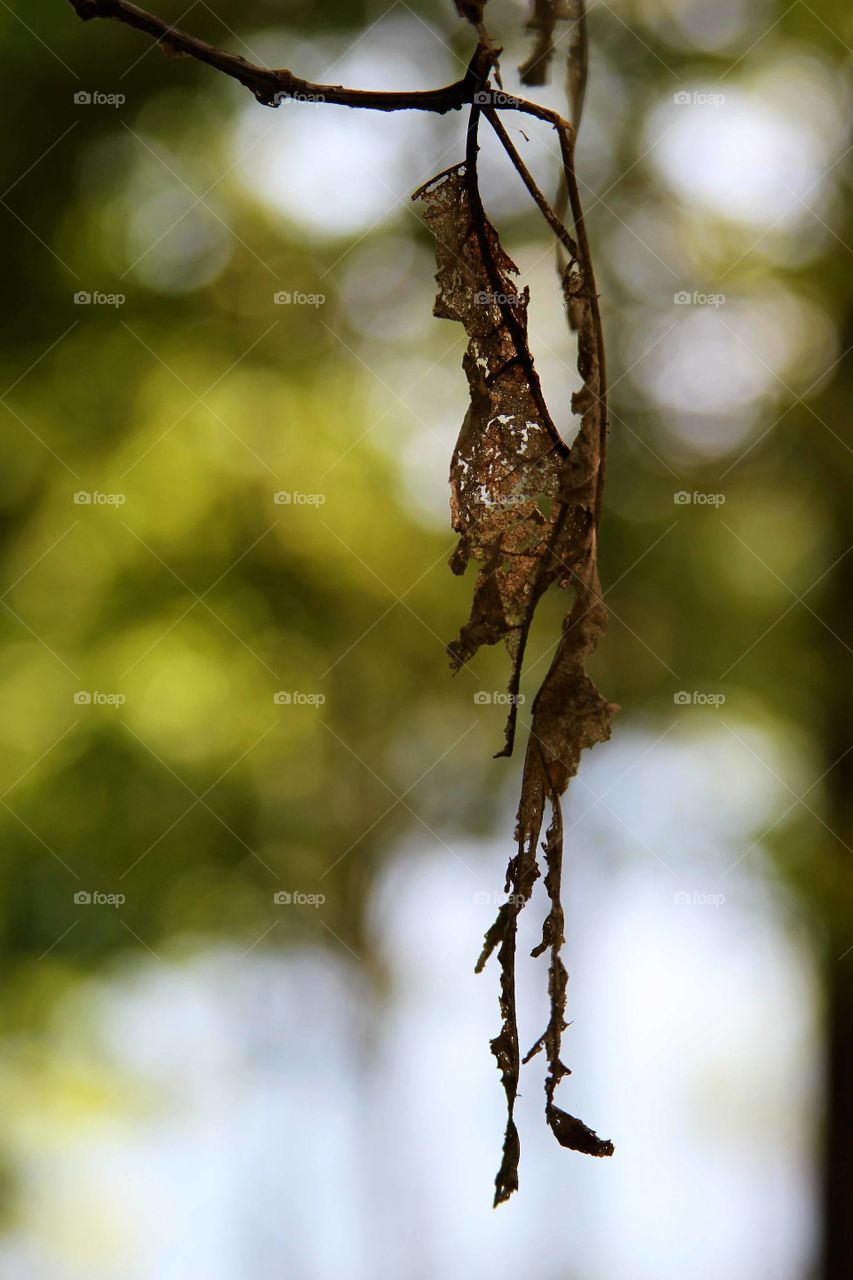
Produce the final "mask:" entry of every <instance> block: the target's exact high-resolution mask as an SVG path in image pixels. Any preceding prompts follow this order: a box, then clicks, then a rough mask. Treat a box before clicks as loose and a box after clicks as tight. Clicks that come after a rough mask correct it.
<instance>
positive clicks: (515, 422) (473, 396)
mask: <svg viewBox="0 0 853 1280" xmlns="http://www.w3.org/2000/svg"><path fill="white" fill-rule="evenodd" d="M472 154H475V151H471V150H469V158H470V156H471V155H472ZM569 156H570V153H569ZM415 198H418V199H421V200H423V201H424V203H425V205H426V210H425V215H424V216H425V219H426V222H427V224H428V225H429V227H430V229H431V230H432V232H433V234H434V236H435V239H436V257H437V266H438V270H437V274H436V280H437V283H438V294H437V298H436V303H435V314H436V315H437V316H441V317H444V318H446V319H451V320H457V321H459V322H460V323H461V324H463V325H464V327H465V331H466V333H467V335H468V347H467V350H466V353H465V357H464V360H463V365H464V368H465V372H466V375H467V378H468V385H469V391H470V405H469V408H468V412H467V413H466V416H465V421H464V422H463V425H462V430H461V432H460V435H459V440H458V442H457V446H456V450H455V452H454V455H453V462H452V465H451V495H452V496H451V510H452V516H453V524H454V528H455V529H456V530H457V532H458V533H459V534H460V541H459V545H458V547H457V550H456V552H455V554H454V557H453V560H452V561H451V567H452V568H453V570H454V572H457V573H460V572H462V571H463V570H464V568H465V566H466V565H467V563H468V561H469V560H470V559H474V560H476V561H477V562H478V564H479V566H480V571H479V574H478V577H477V581H476V584H475V588H474V600H473V605H472V610H471V616H470V619H469V621H468V622H467V623H466V625H465V626H464V627H463V628H462V631H461V633H460V635H459V637H458V639H457V640H456V641H455V642H454V643H453V645H451V646H450V649H449V651H450V654H451V661H452V665H453V666H454V667H458V666H459V665H461V664H462V663H464V662H465V661H467V660H468V659H469V658H470V657H471V656H472V655H473V654H474V653H475V652H476V651H477V649H478V648H479V646H480V645H482V644H494V643H496V642H497V641H499V640H504V641H505V643H506V645H507V647H508V649H509V652H510V654H511V656H512V659H513V670H512V677H511V679H510V693H511V694H512V693H513V692H515V693H517V691H518V682H519V679H520V671H521V659H522V657H523V653H524V645H525V641H526V637H527V633H528V631H529V628H530V623H531V620H532V617H533V613H534V610H535V608H536V604H537V603H538V601H539V599H540V598H541V596H542V594H543V592H544V591H546V590H547V588H548V587H549V586H550V585H551V584H552V583H554V582H558V583H559V584H560V585H561V586H568V585H570V584H571V585H572V587H573V588H574V593H575V594H574V604H573V605H572V608H571V610H570V611H569V614H568V616H567V618H566V620H565V623H564V626H563V633H562V636H561V639H560V642H559V644H558V646H557V650H556V652H555V655H554V658H553V661H552V663H551V667H550V669H549V671H548V674H547V675H546V677H545V680H544V682H543V684H542V687H541V689H540V690H539V693H538V694H537V696H536V698H535V700H534V704H533V718H532V724H531V729H530V739H529V743H528V747H527V753H526V758H525V763H524V775H523V782H522V792H521V800H520V803H519V809H518V816H517V822H516V843H517V852H516V853H515V854H514V855H513V857H512V858H511V859H510V863H509V867H508V869H507V879H506V890H507V893H508V895H509V897H508V900H507V902H506V903H505V904H504V905H503V906H502V907H501V908H500V910H499V912H498V916H497V919H496V920H495V922H494V924H493V925H492V926H491V928H490V929H489V931H488V933H487V934H486V938H485V942H484V946H483V951H482V954H481V956H480V959H479V961H478V964H477V970H478V971H480V970H481V969H482V968H483V966H484V965H485V963H486V961H487V960H488V958H489V956H490V955H491V954H492V952H493V951H495V950H497V955H498V963H499V966H500V1009H501V1018H502V1024H501V1030H500V1032H499V1034H498V1035H497V1036H496V1037H495V1038H494V1039H493V1041H492V1052H493V1054H494V1056H495V1059H496V1061H497V1065H498V1069H499V1071H500V1073H501V1079H502V1083H503V1086H504V1090H505V1092H506V1098H507V1127H506V1133H505V1137H504V1148H503V1158H502V1163H501V1167H500V1170H499V1172H498V1176H497V1178H496V1180H495V1186H496V1190H495V1204H499V1203H500V1202H501V1201H503V1200H506V1199H507V1198H508V1197H509V1196H510V1195H511V1194H512V1192H513V1191H514V1190H516V1188H517V1186H518V1161H519V1153H520V1144H519V1138H518V1132H517V1129H516V1126H515V1121H514V1107H515V1099H516V1096H517V1092H518V1080H519V1071H520V1053H519V1042H518V1028H517V1017H516V997H515V956H516V939H517V923H518V916H519V913H520V912H521V911H522V910H523V908H524V906H525V905H526V903H527V902H528V901H529V899H530V896H531V893H532V891H533V886H534V884H535V881H536V879H537V878H538V876H539V874H540V871H539V866H538V863H537V849H538V845H539V839H540V835H541V831H542V826H543V823H544V817H545V810H546V807H547V805H548V804H550V806H551V813H552V817H551V824H550V826H549V828H548V832H547V836H546V840H545V843H544V844H543V850H544V854H545V864H546V868H547V870H546V876H545V886H546V890H547V892H548V897H549V901H550V910H549V913H548V916H547V917H546V920H545V922H544V925H543V932H542V942H541V944H540V945H539V946H538V947H537V948H536V949H535V951H534V955H539V954H542V953H543V952H544V951H546V950H550V967H549V976H548V988H549V997H550V1018H549V1023H548V1026H547V1028H546V1030H545V1032H544V1033H543V1035H542V1036H541V1037H540V1039H539V1041H537V1043H536V1045H534V1047H533V1049H532V1050H531V1052H530V1053H529V1054H528V1055H527V1058H526V1059H525V1061H527V1060H529V1058H530V1057H532V1056H533V1055H534V1054H535V1053H536V1052H538V1050H539V1049H540V1048H544V1049H545V1050H546V1056H547V1059H548V1076H547V1080H546V1086H545V1092H546V1118H547V1121H548V1124H549V1126H550V1127H551V1129H552V1131H553V1132H554V1134H555V1136H556V1138H557V1140H558V1141H559V1142H560V1143H561V1145H563V1146H570V1147H573V1148H574V1149H575V1150H578V1151H583V1152H585V1153H587V1154H591V1155H610V1154H612V1151H613V1146H612V1143H609V1142H606V1141H603V1140H601V1139H599V1138H598V1137H597V1136H596V1135H595V1134H594V1133H593V1131H592V1130H591V1129H589V1128H588V1127H587V1126H586V1125H584V1124H583V1122H582V1121H580V1120H577V1119H575V1118H574V1117H573V1116H570V1115H568V1114H567V1113H566V1112H564V1111H562V1110H561V1109H560V1108H559V1107H557V1106H556V1105H555V1103H554V1093H555V1090H556V1087H557V1085H558V1084H559V1082H560V1080H561V1079H562V1078H563V1077H564V1076H565V1075H567V1074H568V1073H569V1072H568V1068H567V1067H566V1066H565V1064H564V1063H563V1062H562V1060H561V1058H560V1041H561V1037H562V1032H563V1030H564V1029H565V1026H566V1023H565V1006H566V987H567V983H568V975H567V973H566V970H565V967H564V965H563V963H562V960H561V958H560V950H561V947H562V945H563V940H564V937H563V934H564V930H563V909H562V905H561V897H560V893H561V876H562V857H563V827H562V815H561V811H560V797H561V795H562V793H563V792H564V790H565V788H566V786H567V785H568V782H569V780H570V778H571V777H572V776H573V775H574V774H575V772H576V771H577V768H578V763H579V760H580V755H581V752H582V750H583V749H584V748H585V747H589V746H592V745H594V744H595V743H596V742H602V741H604V740H605V739H606V738H608V737H609V736H610V722H611V718H612V715H613V712H614V710H615V708H614V707H612V706H611V705H610V704H609V703H607V702H606V701H605V700H604V699H603V698H602V697H601V695H600V694H599V693H598V691H597V689H596V688H595V686H594V684H593V683H592V680H591V679H590V677H589V676H588V675H587V673H586V669H585V663H586V659H587V657H588V655H589V654H590V653H591V652H592V650H593V649H594V647H595V645H596V643H597V641H598V638H599V637H600V636H601V635H602V633H603V631H604V629H605V626H606V621H607V613H606V609H605V608H604V604H603V602H602V600H601V591H600V588H599V584H598V574H597V568H596V541H597V525H598V518H599V514H600V500H601V483H602V466H603V452H604V442H605V438H606V427H607V421H606V400H605V387H604V367H603V364H604V361H603V345H602V338H601V327H600V321H599V318H598V310H597V300H596V298H595V290H594V280H593V276H592V271H591V268H590V266H589V263H588V260H587V261H578V260H577V259H576V258H575V257H573V258H572V259H571V261H570V262H569V263H568V264H567V266H566V267H565V270H564V272H563V281H562V283H563V293H564V298H565V302H566V307H567V310H568V311H569V313H570V316H571V319H572V322H573V325H574V327H575V328H576V329H577V331H578V369H579V371H580V373H581V376H582V378H583V386H582V389H581V390H580V391H579V392H578V393H577V394H576V395H575V396H574V397H573V400H572V408H573V411H574V412H576V413H579V414H580V415H581V424H580V429H579V431H578V435H577V437H576V439H575V441H574V443H573V444H572V446H571V448H567V447H566V445H565V443H564V442H563V441H562V439H561V438H560V436H559V433H558V432H557V430H556V428H555V426H554V424H553V421H552V420H551V416H550V414H549V412H548V409H547V406H546V405H545V402H544V399H543V397H542V392H541V387H540V385H539V379H538V377H537V376H536V372H535V368H534V365H533V359H532V356H531V354H530V350H529V346H528V342H527V306H528V294H527V290H526V289H525V290H522V291H519V287H518V284H517V268H516V266H515V264H514V263H513V262H512V260H511V259H510V258H509V257H508V256H507V255H506V254H505V253H504V251H503V250H502V248H501V246H500V244H499V242H498V237H497V233H496V232H495V230H494V228H493V227H492V225H491V224H490V223H489V222H488V220H487V219H486V217H485V214H484V213H483V210H482V205H481V203H480V199H479V193H478V191H477V186H476V173H474V174H472V172H471V171H470V168H466V166H464V165H460V166H457V167H456V168H454V169H450V170H448V171H447V172H445V173H443V174H440V175H438V177H437V178H434V179H433V180H432V181H431V182H429V183H427V184H426V186H424V187H422V188H421V189H420V191H418V192H416V196H415ZM583 243H584V244H585V236H584V237H583ZM586 257H587V259H588V254H587V255H586ZM515 711H516V704H515V701H513V707H512V711H511V715H510V720H509V722H508V725H507V735H506V737H507V742H506V747H505V751H504V753H503V754H509V752H510V751H511V749H512V741H513V730H514V725H515Z"/></svg>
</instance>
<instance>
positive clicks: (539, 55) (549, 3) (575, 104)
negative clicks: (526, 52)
mask: <svg viewBox="0 0 853 1280" xmlns="http://www.w3.org/2000/svg"><path fill="white" fill-rule="evenodd" d="M561 23H570V24H571V25H570V26H569V29H568V31H567V32H566V34H565V36H563V35H558V34H557V28H558V26H559V25H560V24H561ZM527 30H528V31H532V32H533V33H534V36H535V39H534V42H533V48H532V49H531V52H530V56H529V57H528V58H527V59H526V60H525V61H524V62H523V63H522V64H521V66H520V67H519V72H520V74H521V82H522V84H526V85H543V84H547V82H548V73H549V71H550V68H551V62H552V60H553V57H554V53H555V50H556V48H557V45H558V44H560V43H561V41H562V40H563V39H565V40H566V46H567V47H566V93H567V96H568V100H569V110H570V115H571V121H572V124H573V126H574V129H575V132H577V130H578V128H579V127H580V122H581V115H582V113H583V100H584V94H585V92H586V75H587V42H586V3H585V0H533V10H532V12H531V15H530V17H529V19H528V21H527Z"/></svg>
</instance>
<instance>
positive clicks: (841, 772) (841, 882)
mask: <svg viewBox="0 0 853 1280" xmlns="http://www.w3.org/2000/svg"><path fill="white" fill-rule="evenodd" d="M846 328H847V333H846V334H843V335H842V344H841V349H842V350H847V349H849V345H850V341H851V330H853V314H851V315H850V316H849V317H848V324H847V326H846ZM847 368H848V372H847V374H846V376H843V375H842V376H841V377H839V378H838V379H837V380H836V382H835V385H834V387H833V392H832V395H831V400H830V403H829V405H827V408H828V410H829V412H830V413H831V414H833V415H836V414H837V417H835V416H834V417H831V418H829V419H828V420H829V421H836V422H839V423H841V422H844V421H845V419H846V415H845V412H844V405H845V403H847V404H849V397H850V396H851V395H853V377H851V373H850V371H849V365H848V366H847ZM821 416H824V413H823V411H821ZM815 425H817V424H815ZM825 435H826V440H825V441H824V448H825V450H826V452H825V453H824V464H825V465H824V468H823V472H824V478H825V480H826V484H827V490H826V492H827V497H828V498H831V499H833V508H834V513H835V539H834V546H833V549H832V559H833V560H834V559H835V558H836V557H837V556H842V555H843V557H844V558H843V559H842V560H841V561H840V562H839V563H838V565H837V566H836V568H835V570H834V572H833V574H832V576H831V584H830V595H829V598H828V601H827V604H828V608H827V609H826V611H825V612H824V610H821V613H822V614H823V616H825V617H826V619H827V622H828V623H829V625H830V626H831V627H832V630H833V631H834V632H835V635H836V637H840V638H841V640H842V641H843V642H844V643H843V644H842V643H841V642H839V640H836V639H833V637H831V636H827V637H826V645H823V646H821V647H822V649H823V652H824V653H825V654H826V656H827V658H828V659H829V661H828V662H827V668H828V669H827V672H826V701H827V712H828V715H827V727H826V753H825V756H826V758H825V767H826V768H827V769H830V772H829V773H828V774H827V784H828V793H827V794H828V814H827V820H828V822H829V825H830V826H831V827H832V829H833V831H834V832H836V833H837V835H838V836H840V837H841V840H842V841H843V843H839V842H835V843H834V845H833V848H832V852H831V855H830V864H829V879H828V884H827V885H826V888H827V889H828V895H827V912H826V918H827V920H828V922H829V927H828V930H827V942H828V951H827V954H826V958H825V982H826V988H825V990H826V1014H825V1016H826V1053H827V1063H826V1109H825V1115H824V1124H825V1129H824V1156H823V1163H824V1167H823V1213H824V1222H823V1266H822V1269H821V1272H820V1275H821V1280H853V854H851V848H853V749H851V748H852V747H853V680H851V658H850V652H849V650H848V649H847V648H845V645H846V644H849V643H850V638H851V633H853V626H851V623H853V551H851V550H850V548H851V546H852V545H853V501H851V497H850V493H849V489H848V483H849V468H847V467H845V466H844V462H843V459H839V456H838V454H839V450H840V449H841V445H840V444H839V442H838V441H837V440H835V439H833V437H832V436H831V435H830V434H829V432H826V433H825ZM827 463H828V464H829V465H828V466H827V465H826V464H827ZM845 553H849V554H845Z"/></svg>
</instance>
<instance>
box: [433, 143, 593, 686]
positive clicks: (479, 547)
mask: <svg viewBox="0 0 853 1280" xmlns="http://www.w3.org/2000/svg"><path fill="white" fill-rule="evenodd" d="M416 198H418V199H421V200H423V201H424V203H425V205H426V210H425V215H424V216H425V219H426V222H427V224H428V225H429V227H430V229H431V230H432V232H433V234H434V235H435V238H436V246H437V261H438V272H437V275H436V280H437V282H438V295H437V298H436V303H435V309H434V311H435V315H437V316H440V317H443V318H445V319H449V320H458V321H459V322H460V323H461V324H463V325H464V326H465V331H466V333H467V334H468V349H467V351H466V353H465V357H464V360H463V365H464V369H465V373H466V375H467V378H468V387H469V391H470V397H471V402H470V405H469V408H468V412H467V414H466V415H465V421H464V422H463V424H462V430H461V432H460V434H459V439H458V441H457V444H456V448H455V450H454V453H453V459H452V462H451V468H450V488H451V516H452V520H453V527H454V529H455V530H456V531H457V533H458V534H459V535H460V538H459V545H458V547H457V549H456V551H455V553H454V556H453V559H452V560H451V568H452V569H453V572H454V573H459V574H461V573H464V571H465V568H466V566H467V564H468V562H469V560H472V559H473V560H475V561H476V562H477V563H478V564H479V566H480V572H479V574H478V577H477V582H476V585H475V588H474V600H473V604H472V609H471V617H470V619H469V621H468V622H467V623H466V624H465V626H464V627H463V628H462V630H461V632H460V634H459V637H458V638H457V639H456V640H455V641H454V642H453V644H452V645H450V646H449V653H450V656H451V662H452V665H453V667H454V669H457V668H458V667H460V666H461V665H462V664H464V663H465V662H467V661H469V659H470V658H471V657H473V655H474V654H475V653H476V651H477V649H478V648H479V647H480V645H483V644H495V643H496V642H497V641H499V640H504V641H505V642H506V644H507V647H508V649H509V651H510V654H511V655H512V656H513V658H514V659H515V658H516V657H517V656H518V654H519V653H520V649H521V644H522V640H523V637H524V635H525V630H526V627H527V626H529V619H530V618H531V617H532V612H533V609H534V608H535V605H536V601H537V600H538V599H539V597H540V596H541V595H542V592H543V591H545V590H546V589H547V587H548V586H549V584H550V583H551V582H552V581H553V580H554V578H555V577H560V578H562V579H564V580H565V579H566V578H567V574H568V572H569V566H570V565H571V561H572V558H573V553H572V549H571V545H570V542H571V539H570V528H569V527H568V526H567V524H566V521H565V519H563V520H560V524H559V528H558V520H559V519H560V507H559V504H558V502H557V498H558V494H559V487H560V474H561V468H562V465H563V461H564V459H565V458H566V456H567V454H568V450H567V448H566V446H565V444H564V443H563V441H562V440H561V438H560V436H559V433H558V432H557V429H556V427H555V426H554V424H553V422H552V421H551V417H550V415H549V413H548V410H547V408H546V406H545V401H544V398H543V396H542V390H541V387H540V385H539V378H538V376H537V374H536V370H535V368H534V365H533V360H532V357H531V355H530V351H529V348H528V345H527V304H528V293H527V290H526V289H525V290H523V291H520V290H519V285H518V281H517V275H518V271H517V268H516V266H515V264H514V263H513V262H512V260H511V259H510V258H509V257H508V256H507V254H506V253H504V251H503V249H502V248H501V247H500V244H499V243H498V237H497V233H496V232H495V230H494V228H493V227H492V225H491V224H490V223H489V222H488V221H487V220H486V219H485V218H482V220H478V219H476V218H475V216H474V211H473V210H472V207H471V201H470V198H469V187H468V183H467V175H466V170H465V166H464V165H460V166H458V167H457V168H455V169H452V170H450V171H448V172H447V173H444V174H441V175H439V177H438V178H436V179H434V180H433V181H432V182H430V183H427V185H426V186H425V187H422V188H421V190H420V191H418V192H417V193H416ZM478 221H479V224H480V225H479V226H478V225H477V224H478ZM555 533H558V534H559V537H558V538H555ZM555 542H558V543H559V547H558V550H559V552H560V555H559V558H558V557H557V556H554V555H551V556H550V557H548V558H547V567H545V568H543V563H544V562H545V560H546V553H547V552H548V549H549V547H551V546H552V545H553V544H554V543H555Z"/></svg>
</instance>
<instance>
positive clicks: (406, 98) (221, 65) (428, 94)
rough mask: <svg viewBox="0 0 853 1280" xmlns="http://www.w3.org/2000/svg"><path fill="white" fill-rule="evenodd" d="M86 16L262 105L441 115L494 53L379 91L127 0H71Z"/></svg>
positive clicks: (481, 76)
mask: <svg viewBox="0 0 853 1280" xmlns="http://www.w3.org/2000/svg"><path fill="white" fill-rule="evenodd" d="M70 3H71V5H72V7H73V9H74V11H75V12H76V14H77V15H78V17H80V18H82V19H83V21H84V22H88V21H89V20H90V19H92V18H110V19H112V20H113V21H114V22H121V23H124V24H125V26H128V27H134V28H135V29H136V30H137V31H144V32H145V33H146V35H150V36H153V37H154V39H155V40H156V41H157V43H158V44H160V45H161V46H162V47H163V50H164V52H166V53H167V54H172V55H173V56H174V55H178V56H183V57H188V58H195V59H196V60H197V61H198V62H204V63H206V64H207V65H208V66H209V67H213V68H214V69H215V70H216V71H221V72H223V74H224V75H226V76H230V77H231V78H232V79H233V80H239V82H240V84H243V85H245V86H246V88H247V89H250V90H251V92H252V93H253V94H254V95H255V97H256V98H257V100H258V101H259V102H261V103H263V105H264V106H266V107H277V106H278V105H279V104H280V103H281V102H282V101H283V100H284V99H286V98H294V99H296V100H297V101H298V100H299V99H305V100H306V101H310V102H328V103H331V104H332V105H333V106H339V107H361V108H364V109H367V110H369V111H433V112H436V113H438V114H439V115H442V114H444V112H446V111H454V110H456V109H458V108H459V107H462V106H464V105H465V104H466V103H468V102H470V101H471V99H472V97H473V95H474V92H475V91H476V90H477V89H478V88H479V86H480V85H481V84H482V83H483V81H484V80H485V79H486V77H487V76H488V74H489V70H490V68H491V66H492V63H493V61H494V57H495V53H494V51H493V50H492V49H489V48H486V47H485V46H484V45H482V44H480V45H478V47H477V49H476V51H475V53H474V56H473V58H472V59H471V64H470V66H469V67H468V70H467V71H466V73H465V75H464V76H463V78H462V79H461V80H456V81H455V82H454V83H453V84H449V85H445V86H444V87H443V88H440V89H427V90H423V91H418V90H414V91H408V92H396V93H395V92H382V91H374V90H369V89H347V88H345V87H344V86H343V85H339V84H314V83H313V82H312V81H310V80H303V79H302V78H301V77H300V76H297V75H294V74H293V72H292V71H288V70H287V69H286V68H285V67H275V68H273V67H261V66H258V65H257V64H256V63H253V62H247V61H246V59H245V58H241V57H240V56H239V55H238V54H234V53H228V52H226V51H225V50H224V49H218V48H216V46H215V45H211V44H208V43H207V42H206V41H205V40H200V39H198V37H196V36H191V35H188V34H187V33H186V32H185V31H180V30H179V29H178V28H177V27H170V26H169V24H168V23H166V22H164V21H163V20H162V18H158V17H157V16H156V15H155V14H153V13H148V12H147V11H146V10H145V9H140V8H139V6H138V5H135V4H130V3H129V0H70ZM531 105H532V104H531Z"/></svg>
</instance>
